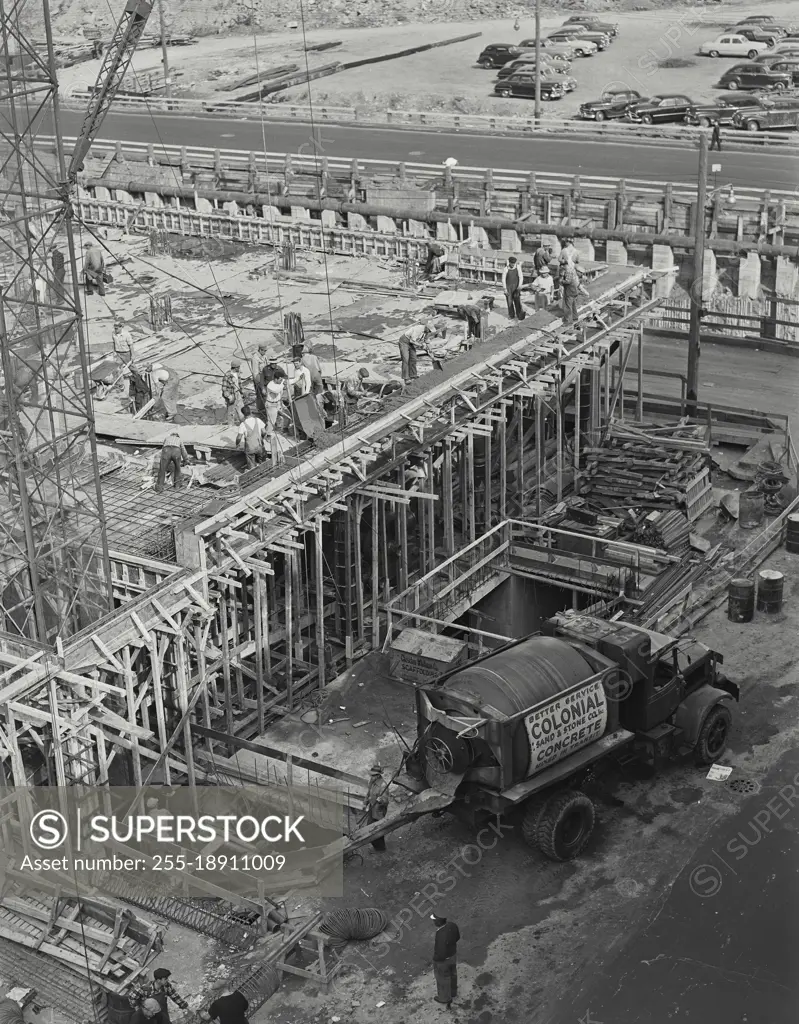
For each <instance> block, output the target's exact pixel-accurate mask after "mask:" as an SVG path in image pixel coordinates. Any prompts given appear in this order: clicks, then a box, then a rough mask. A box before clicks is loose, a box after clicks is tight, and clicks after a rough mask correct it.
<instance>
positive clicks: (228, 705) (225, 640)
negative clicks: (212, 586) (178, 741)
mask: <svg viewBox="0 0 799 1024" xmlns="http://www.w3.org/2000/svg"><path fill="white" fill-rule="evenodd" d="M227 606H228V592H227V584H226V583H225V581H224V580H220V581H219V632H220V637H219V639H220V646H221V648H222V679H223V681H224V686H225V699H224V703H225V709H224V710H225V732H227V734H228V735H229V736H232V735H233V691H232V689H231V685H230V630H229V626H228V617H227V616H228V608H227ZM228 750H229V755H228V756H232V754H233V748H232V747H229V748H228Z"/></svg>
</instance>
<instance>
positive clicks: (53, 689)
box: [47, 647, 129, 786]
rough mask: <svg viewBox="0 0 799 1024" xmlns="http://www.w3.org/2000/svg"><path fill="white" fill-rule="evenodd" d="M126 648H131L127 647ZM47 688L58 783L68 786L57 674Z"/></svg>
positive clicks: (76, 780) (52, 677)
mask: <svg viewBox="0 0 799 1024" xmlns="http://www.w3.org/2000/svg"><path fill="white" fill-rule="evenodd" d="M125 650H129V649H128V648H127V647H126V648H125ZM47 689H48V696H49V705H50V717H51V718H52V720H53V757H54V759H55V777H56V780H57V785H59V786H67V785H68V782H67V772H66V766H65V764H64V746H63V740H62V738H61V735H60V730H59V728H58V720H59V718H60V717H61V711H60V709H59V706H58V688H57V684H56V680H55V676H50V679H49V680H48V687H47ZM74 781H75V782H78V783H80V782H81V781H82V780H81V779H75V780H74Z"/></svg>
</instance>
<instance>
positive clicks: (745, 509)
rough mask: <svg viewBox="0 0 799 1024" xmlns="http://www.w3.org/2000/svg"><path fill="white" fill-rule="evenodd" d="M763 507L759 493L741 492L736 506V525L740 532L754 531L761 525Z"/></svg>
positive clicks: (761, 495)
mask: <svg viewBox="0 0 799 1024" xmlns="http://www.w3.org/2000/svg"><path fill="white" fill-rule="evenodd" d="M764 516H765V506H764V503H763V494H762V492H761V491H743V492H742V494H741V499H740V503H739V506H738V525H739V526H740V528H741V529H742V530H754V529H755V527H757V526H762V525H763V517H764Z"/></svg>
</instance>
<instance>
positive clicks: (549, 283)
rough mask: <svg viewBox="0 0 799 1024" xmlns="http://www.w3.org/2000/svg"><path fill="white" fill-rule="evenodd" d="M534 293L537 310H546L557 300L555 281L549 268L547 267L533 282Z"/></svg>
mask: <svg viewBox="0 0 799 1024" xmlns="http://www.w3.org/2000/svg"><path fill="white" fill-rule="evenodd" d="M533 293H534V294H535V308H536V309H546V308H547V306H549V304H550V303H551V302H552V300H553V299H554V298H555V279H554V278H553V276H552V274H551V272H550V269H549V266H545V267H544V268H543V269H542V270H541V273H540V274H539V275H538V277H537V278H536V279H535V280H534V281H533Z"/></svg>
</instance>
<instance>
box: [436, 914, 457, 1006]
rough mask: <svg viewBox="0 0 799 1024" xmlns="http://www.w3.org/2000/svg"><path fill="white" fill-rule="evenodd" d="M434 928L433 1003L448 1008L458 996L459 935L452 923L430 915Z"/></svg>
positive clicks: (443, 918) (444, 918)
mask: <svg viewBox="0 0 799 1024" xmlns="http://www.w3.org/2000/svg"><path fill="white" fill-rule="evenodd" d="M430 920H431V921H432V922H433V924H434V925H435V928H436V938H435V944H434V946H433V974H434V975H435V979H436V994H435V1001H436V1002H437V1003H443V1004H444V1006H446V1008H447V1009H449V1008H450V1006H451V1004H452V1000H453V999H455V998H456V997H457V995H458V943H459V942H460V937H461V933H460V930H459V929H458V926H457V925H456V924H455V922H454V921H448V920H447V919H446V917H438V916H437V915H436V914H431V915H430Z"/></svg>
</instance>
